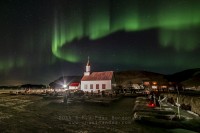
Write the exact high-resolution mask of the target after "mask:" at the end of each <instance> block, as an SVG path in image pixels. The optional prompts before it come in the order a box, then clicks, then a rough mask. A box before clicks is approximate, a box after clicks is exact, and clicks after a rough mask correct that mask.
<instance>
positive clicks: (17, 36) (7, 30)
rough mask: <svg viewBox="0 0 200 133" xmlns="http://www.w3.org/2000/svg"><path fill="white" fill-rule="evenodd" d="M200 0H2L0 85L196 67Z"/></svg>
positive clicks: (163, 71) (172, 70) (0, 8)
mask: <svg viewBox="0 0 200 133" xmlns="http://www.w3.org/2000/svg"><path fill="white" fill-rule="evenodd" d="M199 51H200V1H199V0H1V1H0V85H20V84H24V83H37V84H39V83H43V84H48V83H49V82H51V81H54V80H55V79H57V78H58V77H60V76H62V75H82V74H83V72H84V69H85V64H86V62H87V57H88V56H90V61H91V65H92V66H91V68H92V71H108V70H113V71H123V70H146V71H153V72H158V73H163V74H172V73H174V72H178V71H181V70H184V69H190V68H199V67H200V58H199V57H200V52H199Z"/></svg>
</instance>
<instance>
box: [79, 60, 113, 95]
mask: <svg viewBox="0 0 200 133" xmlns="http://www.w3.org/2000/svg"><path fill="white" fill-rule="evenodd" d="M113 75H114V74H113V71H105V72H92V73H91V72H90V63H89V58H88V62H87V65H86V72H84V76H83V77H82V79H81V90H83V91H84V92H94V93H100V92H102V91H111V90H112V88H113V86H114V85H115V80H114V76H113Z"/></svg>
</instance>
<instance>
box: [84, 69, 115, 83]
mask: <svg viewBox="0 0 200 133" xmlns="http://www.w3.org/2000/svg"><path fill="white" fill-rule="evenodd" d="M112 77H113V71H107V72H93V73H92V74H90V75H89V76H83V78H82V79H81V81H93V80H112Z"/></svg>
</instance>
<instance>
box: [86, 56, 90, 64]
mask: <svg viewBox="0 0 200 133" xmlns="http://www.w3.org/2000/svg"><path fill="white" fill-rule="evenodd" d="M87 66H90V57H89V56H88V61H87Z"/></svg>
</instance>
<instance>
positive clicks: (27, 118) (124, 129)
mask: <svg viewBox="0 0 200 133" xmlns="http://www.w3.org/2000/svg"><path fill="white" fill-rule="evenodd" d="M134 100H135V99H134V98H122V99H120V100H119V101H116V102H114V103H112V104H111V105H110V106H100V105H87V104H83V103H76V104H70V105H65V104H64V103H62V100H44V99H43V98H42V97H39V96H30V95H14V96H11V95H6V94H1V95H0V132H1V133H4V132H5V133H27V132H34V133H47V132H48V133H49V132H50V133H51V132H52V133H55V132H56V133H61V132H66V133H96V132H99V133H104V132H105V133H132V132H134V133H155V132H159V133H160V132H168V131H167V129H162V128H158V127H151V126H148V125H141V124H138V123H136V122H134V121H133V120H132V115H131V112H132V107H133V104H134Z"/></svg>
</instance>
